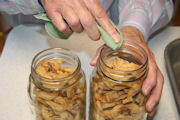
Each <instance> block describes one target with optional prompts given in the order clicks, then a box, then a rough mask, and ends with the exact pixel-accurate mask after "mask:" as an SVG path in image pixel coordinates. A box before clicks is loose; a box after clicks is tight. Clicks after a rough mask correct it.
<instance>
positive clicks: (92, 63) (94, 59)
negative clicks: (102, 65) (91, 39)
mask: <svg viewBox="0 0 180 120" xmlns="http://www.w3.org/2000/svg"><path fill="white" fill-rule="evenodd" d="M103 47H104V45H102V46H101V47H99V48H98V50H97V52H96V55H95V56H94V58H93V59H92V60H91V62H90V65H91V66H96V63H97V61H98V58H99V56H100V53H101V50H102V48H103Z"/></svg>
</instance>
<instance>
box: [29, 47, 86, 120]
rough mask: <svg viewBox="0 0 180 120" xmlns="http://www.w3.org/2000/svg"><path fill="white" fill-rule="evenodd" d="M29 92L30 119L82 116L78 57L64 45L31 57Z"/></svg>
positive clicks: (74, 119) (60, 119)
mask: <svg viewBox="0 0 180 120" xmlns="http://www.w3.org/2000/svg"><path fill="white" fill-rule="evenodd" d="M28 93H29V98H30V103H31V110H32V114H33V120H85V106H86V104H85V103H86V80H85V76H84V73H83V71H82V69H81V63H80V60H79V58H78V57H77V56H76V55H74V54H73V53H72V52H71V51H69V50H67V49H62V48H52V49H47V50H44V51H42V52H40V53H39V54H37V55H36V56H35V57H34V59H33V61H32V65H31V74H30V78H29V87H28Z"/></svg>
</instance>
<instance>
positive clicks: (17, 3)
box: [0, 0, 43, 15]
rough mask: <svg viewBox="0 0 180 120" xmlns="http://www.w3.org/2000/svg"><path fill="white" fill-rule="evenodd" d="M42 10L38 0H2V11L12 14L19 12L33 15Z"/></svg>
mask: <svg viewBox="0 0 180 120" xmlns="http://www.w3.org/2000/svg"><path fill="white" fill-rule="evenodd" d="M42 10H43V8H42V7H41V5H40V4H39V2H38V0H0V11H3V12H6V13H8V14H10V15H13V14H19V13H22V14H24V15H31V14H35V13H39V12H40V11H42Z"/></svg>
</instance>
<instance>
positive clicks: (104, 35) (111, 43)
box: [96, 22, 123, 50]
mask: <svg viewBox="0 0 180 120" xmlns="http://www.w3.org/2000/svg"><path fill="white" fill-rule="evenodd" d="M111 23H112V25H113V26H114V28H115V29H116V31H117V32H118V33H119V35H120V39H121V41H120V42H119V43H118V44H116V43H115V42H114V41H113V40H112V38H111V37H110V36H109V35H108V34H107V32H106V31H105V30H104V29H103V28H102V27H101V26H100V25H99V24H98V23H96V24H97V27H98V29H99V31H100V33H101V37H102V39H103V41H104V42H105V43H106V45H107V46H108V47H110V48H111V49H113V50H117V49H118V48H120V47H121V45H122V43H123V37H122V34H121V32H120V31H119V29H118V28H117V27H116V25H114V23H113V22H111Z"/></svg>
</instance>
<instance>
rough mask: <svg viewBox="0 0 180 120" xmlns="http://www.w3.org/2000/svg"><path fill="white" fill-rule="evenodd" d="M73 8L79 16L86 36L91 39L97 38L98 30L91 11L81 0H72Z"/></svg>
mask: <svg viewBox="0 0 180 120" xmlns="http://www.w3.org/2000/svg"><path fill="white" fill-rule="evenodd" d="M73 3H74V6H73V9H74V10H75V11H76V14H77V15H78V16H79V18H80V21H81V24H82V25H83V27H84V29H85V31H86V32H87V34H88V36H89V37H90V38H91V39H92V40H98V39H99V38H100V33H99V30H98V28H97V26H96V23H95V19H94V18H93V16H92V15H91V13H90V12H89V11H88V9H87V8H86V6H85V4H84V2H83V1H82V0H74V1H73Z"/></svg>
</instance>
